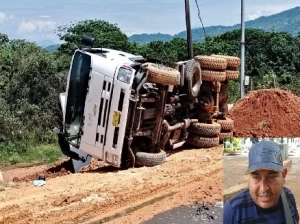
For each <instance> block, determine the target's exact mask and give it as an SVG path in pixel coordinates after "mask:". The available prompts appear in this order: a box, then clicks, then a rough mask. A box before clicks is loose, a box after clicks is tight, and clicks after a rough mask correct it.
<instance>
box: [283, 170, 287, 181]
mask: <svg viewBox="0 0 300 224" xmlns="http://www.w3.org/2000/svg"><path fill="white" fill-rule="evenodd" d="M286 175H287V168H284V169H283V172H282V177H283V179H284V178H285V177H286Z"/></svg>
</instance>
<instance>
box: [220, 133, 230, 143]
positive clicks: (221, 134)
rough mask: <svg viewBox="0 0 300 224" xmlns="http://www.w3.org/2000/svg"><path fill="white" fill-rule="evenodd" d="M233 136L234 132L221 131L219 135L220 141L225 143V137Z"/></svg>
mask: <svg viewBox="0 0 300 224" xmlns="http://www.w3.org/2000/svg"><path fill="white" fill-rule="evenodd" d="M232 137H233V132H232V131H231V132H221V133H220V135H219V138H220V143H223V141H224V139H225V138H232Z"/></svg>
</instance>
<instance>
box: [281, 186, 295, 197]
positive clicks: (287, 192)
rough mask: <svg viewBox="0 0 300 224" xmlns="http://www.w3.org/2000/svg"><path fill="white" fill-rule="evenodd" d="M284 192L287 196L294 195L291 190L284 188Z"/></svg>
mask: <svg viewBox="0 0 300 224" xmlns="http://www.w3.org/2000/svg"><path fill="white" fill-rule="evenodd" d="M283 190H284V192H285V193H286V194H291V195H293V193H292V191H291V190H290V189H289V188H287V187H285V186H283Z"/></svg>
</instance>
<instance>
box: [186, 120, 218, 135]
mask: <svg viewBox="0 0 300 224" xmlns="http://www.w3.org/2000/svg"><path fill="white" fill-rule="evenodd" d="M189 131H190V132H192V133H193V134H196V135H199V136H206V137H216V136H218V135H219V134H220V131H221V125H220V124H218V123H216V122H213V123H212V124H205V123H200V122H198V123H192V124H191V126H190V127H189Z"/></svg>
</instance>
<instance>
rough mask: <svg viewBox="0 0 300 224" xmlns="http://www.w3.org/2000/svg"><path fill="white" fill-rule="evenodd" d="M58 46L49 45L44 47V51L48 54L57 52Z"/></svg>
mask: <svg viewBox="0 0 300 224" xmlns="http://www.w3.org/2000/svg"><path fill="white" fill-rule="evenodd" d="M59 46H60V44H53V45H49V46H47V47H44V49H45V50H46V51H50V52H57V50H58V48H59Z"/></svg>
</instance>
